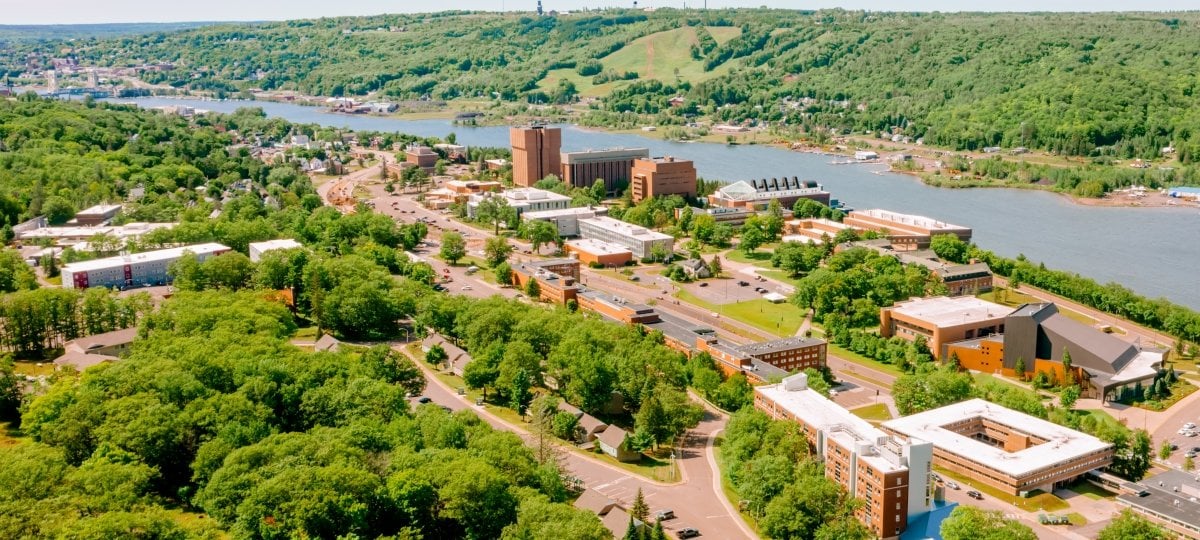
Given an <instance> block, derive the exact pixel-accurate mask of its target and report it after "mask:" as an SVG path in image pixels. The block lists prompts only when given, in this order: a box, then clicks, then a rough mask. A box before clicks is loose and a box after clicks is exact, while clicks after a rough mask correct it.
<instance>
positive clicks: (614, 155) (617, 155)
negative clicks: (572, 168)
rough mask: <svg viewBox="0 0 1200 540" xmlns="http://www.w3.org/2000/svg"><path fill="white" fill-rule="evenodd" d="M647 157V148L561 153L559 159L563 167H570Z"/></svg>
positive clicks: (648, 153)
mask: <svg viewBox="0 0 1200 540" xmlns="http://www.w3.org/2000/svg"><path fill="white" fill-rule="evenodd" d="M649 156H650V149H648V148H609V149H604V150H579V151H574V152H562V155H561V158H562V162H563V164H564V165H571V164H574V163H595V162H603V161H611V160H618V159H634V158H645V157H649Z"/></svg>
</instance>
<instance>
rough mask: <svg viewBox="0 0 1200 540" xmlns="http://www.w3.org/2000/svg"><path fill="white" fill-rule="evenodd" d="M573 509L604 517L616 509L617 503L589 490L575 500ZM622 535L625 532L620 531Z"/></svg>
mask: <svg viewBox="0 0 1200 540" xmlns="http://www.w3.org/2000/svg"><path fill="white" fill-rule="evenodd" d="M575 508H578V509H580V510H587V511H589V512H595V514H596V515H597V516H601V517H603V516H606V515H608V513H609V512H611V511H613V510H614V509H616V508H617V501H614V500H612V499H610V498H608V497H607V496H605V495H604V494H603V493H600V492H599V491H596V490H594V489H589V490H586V491H584V492H583V495H580V496H579V498H578V499H575ZM621 534H622V535H624V534H625V531H621Z"/></svg>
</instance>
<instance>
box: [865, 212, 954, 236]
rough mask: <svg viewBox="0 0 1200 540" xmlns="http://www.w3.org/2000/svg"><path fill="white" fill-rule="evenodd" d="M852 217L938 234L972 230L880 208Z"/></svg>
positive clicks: (929, 218)
mask: <svg viewBox="0 0 1200 540" xmlns="http://www.w3.org/2000/svg"><path fill="white" fill-rule="evenodd" d="M850 215H851V216H867V217H872V218H875V219H878V220H882V221H887V222H890V223H895V224H898V225H908V226H911V227H919V228H922V229H928V230H930V231H933V232H938V231H941V232H950V231H967V230H970V229H969V228H968V227H963V226H962V225H955V224H953V223H946V222H944V221H938V220H936V219H933V218H931V217H926V216H918V215H913V214H901V213H899V212H892V211H891V210H882V209H879V208H873V209H871V210H855V211H853V212H850Z"/></svg>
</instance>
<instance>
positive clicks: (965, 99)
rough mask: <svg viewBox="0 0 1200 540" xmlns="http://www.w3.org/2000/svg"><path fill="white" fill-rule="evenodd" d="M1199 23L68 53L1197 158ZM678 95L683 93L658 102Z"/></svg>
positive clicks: (338, 27)
mask: <svg viewBox="0 0 1200 540" xmlns="http://www.w3.org/2000/svg"><path fill="white" fill-rule="evenodd" d="M1197 22H1200V19H1198V18H1197V16H1196V14H1195V13H1172V14H1170V15H1163V14H1141V13H1119V14H1113V13H1105V14H1044V13H1039V14H1012V13H1005V14H982V13H964V14H941V13H873V12H872V13H867V12H859V11H842V10H823V11H793V10H765V9H757V10H709V11H696V10H693V11H680V10H672V9H660V10H657V11H655V12H641V11H626V10H610V11H603V12H581V13H575V14H571V15H568V16H557V17H541V18H538V17H534V16H530V15H519V14H504V15H497V14H482V13H465V12H444V13H439V14H418V15H387V16H377V17H361V18H329V19H319V20H302V21H289V22H280V23H264V24H258V25H220V26H211V27H205V28H200V29H195V30H187V31H182V32H174V33H163V32H158V33H152V34H146V35H143V36H138V37H120V38H110V39H88V40H78V41H76V42H73V43H71V44H69V47H70V51H69V54H70V55H71V56H73V57H75V58H77V59H78V60H79V61H80V62H82V63H85V64H89V65H91V64H96V65H137V64H141V63H144V62H171V63H173V64H175V65H176V69H174V70H172V71H162V72H153V73H147V74H146V76H145V77H146V80H147V81H149V82H153V83H165V84H170V85H172V86H176V87H179V88H184V87H186V88H189V89H192V90H211V91H221V92H226V93H230V94H232V93H234V92H238V91H240V90H245V89H249V88H262V89H266V90H274V89H292V90H297V91H301V92H305V93H310V94H316V95H328V96H342V95H346V96H350V95H364V94H368V93H378V94H379V95H382V96H387V97H395V98H418V97H421V96H425V95H428V96H430V97H432V98H435V99H453V98H459V97H485V98H491V97H492V96H497V97H499V98H500V99H503V100H526V99H529V100H531V101H539V102H545V101H544V100H545V99H548V98H550V99H552V100H558V101H564V102H569V101H570V100H572V99H573V97H574V96H575V93H576V92H577V90H576V89H575V88H574V86H577V85H576V83H575V82H574V80H568V79H561V78H560V80H559V81H558V83H559V85H558V86H552V87H547V86H548V85H546V84H545V83H546V82H547V81H548V79H546V77H547V75H548V74H549V73H550V72H551V71H554V70H570V71H572V72H575V73H577V74H580V75H581V76H583V77H585V78H586V79H587V80H588V81H590V83H598V84H601V85H605V86H604V88H607V89H609V90H611V92H606V93H605V95H607V94H609V93H611V95H610V96H608V97H609V99H607V100H606V101H605V102H604V104H603V105H602V106H601V107H599V108H600V109H602V110H605V111H612V112H613V113H620V112H624V111H632V112H637V113H643V114H659V113H662V114H661V115H660V116H662V117H663V118H662V119H663V120H664V121H670V120H671V118H675V119H676V120H675V121H674V122H675V123H682V122H684V121H686V120H685V116H686V115H689V114H693V113H700V114H705V115H708V116H710V117H712V118H713V119H714V120H720V121H742V120H750V121H761V122H771V123H776V124H778V123H784V122H786V123H787V124H788V125H794V126H801V125H802V126H808V127H833V128H837V129H839V130H842V129H845V130H855V131H857V132H862V131H876V132H878V131H886V132H897V133H901V134H904V135H908V136H911V137H913V138H919V137H923V138H924V140H925V142H926V143H927V144H935V145H938V146H945V147H950V148H955V149H979V148H982V147H985V146H991V145H1000V146H1006V147H1016V146H1025V147H1030V148H1039V149H1045V150H1050V151H1054V152H1057V153H1061V154H1068V155H1093V154H1109V155H1113V156H1118V157H1124V158H1132V157H1141V158H1156V157H1158V156H1159V152H1160V150H1161V149H1162V148H1164V147H1168V146H1174V147H1175V148H1176V149H1177V152H1178V155H1179V157H1180V158H1181V160H1182V161H1183V162H1184V163H1188V162H1191V161H1193V160H1196V159H1200V134H1198V133H1197V132H1196V130H1195V126H1196V125H1197V124H1198V123H1200V116H1197V115H1198V114H1200V113H1198V112H1197V111H1198V110H1200V108H1197V107H1196V100H1197V97H1196V95H1195V93H1196V84H1197V81H1196V78H1195V73H1197V71H1200V66H1198V65H1197V64H1198V62H1200V60H1198V59H1197V57H1196V56H1195V55H1194V54H1193V53H1194V46H1193V44H1192V41H1193V34H1194V32H1195V28H1196V24H1197ZM679 28H683V29H687V31H688V32H689V33H688V34H687V36H685V37H686V38H687V40H688V42H689V43H690V51H681V52H682V54H680V55H679V56H680V58H679V63H680V64H681V65H679V66H676V69H675V70H670V69H664V70H660V71H657V72H653V73H651V71H653V70H652V69H651V68H648V67H647V66H650V65H651V64H653V62H654V60H653V59H642V60H643V61H641V62H636V61H635V62H633V63H632V64H631V63H630V62H629V58H628V57H627V56H628V55H627V56H621V54H620V53H621V52H622V51H621V49H622V48H624V47H626V46H628V45H627V44H629V43H630V42H634V41H635V40H637V39H638V38H642V37H645V36H649V35H652V34H655V33H658V32H664V31H669V30H674V29H679ZM720 28H726V29H732V28H736V29H737V30H736V31H734V32H733V34H729V33H727V32H717V31H716V29H720ZM716 37H721V39H716ZM685 46H687V45H685ZM61 47H63V44H62V43H55V42H51V43H44V44H42V43H33V44H17V45H13V46H10V47H8V48H7V50H6V52H4V53H3V54H0V71H4V72H7V73H8V74H9V75H13V76H20V75H22V74H23V72H24V70H25V68H24V62H25V59H26V57H27V56H26V55H27V54H28V53H31V52H32V53H36V54H41V55H44V56H47V57H48V56H53V55H58V54H60V48H61ZM654 54H655V55H670V54H674V53H672V52H671V51H655V53H654ZM606 62H607V64H606ZM639 64H640V65H639ZM684 64H686V65H684ZM596 77H599V78H601V79H602V80H596V79H595V78H596ZM651 79H653V80H651ZM610 82H611V84H606V83H610ZM581 83H582V79H581ZM589 85H590V84H589ZM675 95H682V96H684V97H685V98H686V99H687V102H686V104H685V106H683V107H677V108H671V107H669V106H668V105H667V99H668V98H670V97H673V96H675ZM598 97H604V96H598ZM806 98H807V99H806Z"/></svg>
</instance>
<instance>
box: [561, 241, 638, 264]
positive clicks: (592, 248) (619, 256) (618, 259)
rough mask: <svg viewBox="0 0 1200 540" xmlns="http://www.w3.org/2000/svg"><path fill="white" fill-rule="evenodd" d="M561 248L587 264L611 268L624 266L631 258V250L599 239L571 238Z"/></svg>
mask: <svg viewBox="0 0 1200 540" xmlns="http://www.w3.org/2000/svg"><path fill="white" fill-rule="evenodd" d="M563 250H564V251H566V252H567V253H570V254H571V255H572V256H574V257H577V258H578V259H579V262H581V263H583V264H586V265H588V266H603V267H607V268H613V267H617V266H625V265H626V264H629V262H630V261H632V260H633V252H632V251H629V250H628V249H626V248H624V247H621V246H617V245H613V244H609V243H608V242H601V241H599V240H587V239H582V240H571V241H569V242H567V243H566V245H565V246H564V248H563Z"/></svg>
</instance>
